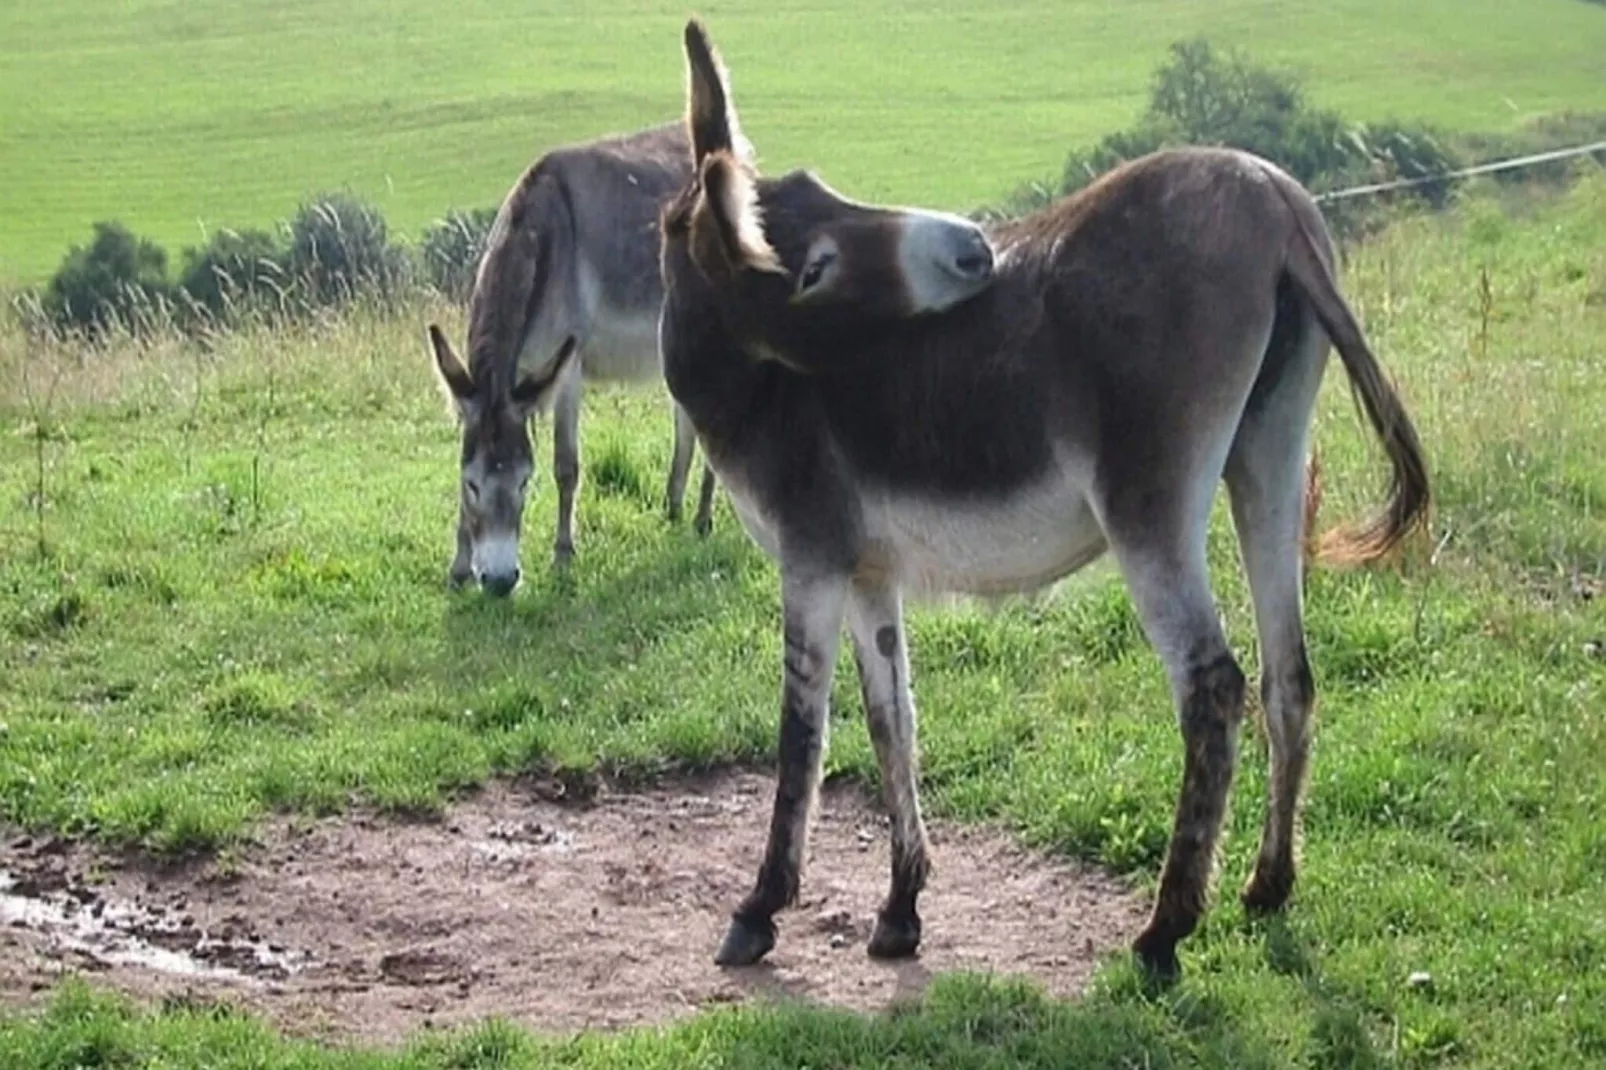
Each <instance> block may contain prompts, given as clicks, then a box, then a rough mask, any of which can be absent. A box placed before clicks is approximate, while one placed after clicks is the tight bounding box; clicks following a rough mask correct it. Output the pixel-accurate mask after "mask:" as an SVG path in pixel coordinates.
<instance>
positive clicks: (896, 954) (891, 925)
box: [866, 914, 920, 959]
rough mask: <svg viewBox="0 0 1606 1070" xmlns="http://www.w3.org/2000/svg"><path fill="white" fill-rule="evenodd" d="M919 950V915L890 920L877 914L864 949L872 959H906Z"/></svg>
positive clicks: (883, 915)
mask: <svg viewBox="0 0 1606 1070" xmlns="http://www.w3.org/2000/svg"><path fill="white" fill-rule="evenodd" d="M919 949H920V915H918V914H910V915H909V916H907V917H904V918H892V917H888V916H887V915H886V914H877V915H876V919H875V929H874V930H873V931H872V932H871V933H870V945H869V947H868V948H867V949H866V950H868V951H869V952H870V957H871V958H873V959H906V958H908V957H909V956H911V955H913V954H914V953H915V952H916V951H918V950H919Z"/></svg>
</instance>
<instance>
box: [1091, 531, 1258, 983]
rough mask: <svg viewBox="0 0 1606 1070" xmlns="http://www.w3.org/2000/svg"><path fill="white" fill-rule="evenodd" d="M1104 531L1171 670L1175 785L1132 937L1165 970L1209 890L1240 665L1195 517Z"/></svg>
mask: <svg viewBox="0 0 1606 1070" xmlns="http://www.w3.org/2000/svg"><path fill="white" fill-rule="evenodd" d="M1206 501H1207V502H1208V499H1206ZM1208 515H1209V514H1208V512H1205V513H1204V519H1208ZM1108 530H1109V534H1110V547H1111V549H1112V550H1113V551H1114V553H1115V557H1116V560H1117V561H1118V562H1119V564H1120V567H1121V571H1122V574H1123V575H1124V577H1125V579H1126V583H1127V587H1128V589H1129V590H1130V591H1131V593H1132V597H1133V600H1134V602H1135V603H1136V604H1137V610H1138V616H1139V618H1140V619H1141V620H1142V622H1143V628H1144V631H1145V633H1146V634H1147V636H1148V638H1149V642H1150V643H1151V644H1152V645H1153V646H1154V648H1155V650H1156V652H1157V653H1158V654H1159V656H1160V660H1161V661H1162V662H1163V663H1164V664H1165V668H1166V672H1167V674H1168V675H1169V677H1170V680H1171V688H1172V692H1173V694H1174V696H1175V701H1176V708H1177V718H1178V722H1179V724H1180V727H1181V730H1182V740H1183V745H1184V758H1183V769H1182V791H1181V794H1180V797H1179V798H1178V801H1177V812H1176V820H1175V825H1174V827H1173V829H1172V833H1171V844H1170V848H1169V850H1168V852H1167V855H1166V860H1165V868H1164V870H1163V871H1162V872H1161V875H1160V893H1159V897H1158V898H1157V899H1156V901H1155V905H1154V913H1153V915H1152V917H1151V918H1150V919H1149V924H1148V925H1147V926H1146V927H1145V928H1144V930H1143V932H1142V933H1140V934H1139V935H1138V938H1137V940H1136V941H1135V943H1134V945H1133V949H1134V950H1135V951H1136V952H1137V954H1138V957H1139V959H1140V960H1141V962H1142V964H1143V965H1144V967H1145V968H1146V969H1147V970H1149V971H1150V972H1151V973H1153V974H1155V975H1157V976H1159V977H1161V978H1163V979H1170V978H1174V977H1175V976H1176V975H1177V974H1178V973H1179V972H1180V966H1179V964H1178V962H1177V953H1176V947H1177V944H1178V942H1179V941H1181V940H1182V939H1183V938H1184V937H1186V936H1188V934H1190V933H1191V932H1193V930H1194V927H1195V926H1196V925H1197V924H1198V922H1199V919H1200V917H1201V916H1203V914H1204V911H1205V904H1206V901H1207V899H1208V896H1209V886H1210V876H1211V868H1212V866H1213V864H1214V861H1215V849H1216V839H1217V837H1218V835H1219V834H1220V830H1221V824H1222V818H1223V816H1224V815H1225V813H1226V807H1227V795H1228V792H1229V790H1230V789H1231V787H1232V776H1233V764H1234V756H1235V753H1236V747H1237V734H1238V725H1239V723H1240V721H1241V720H1242V719H1243V707H1244V674H1243V672H1242V671H1241V670H1240V669H1239V667H1238V663H1237V661H1236V660H1234V658H1233V656H1232V652H1231V650H1230V649H1229V648H1228V646H1227V638H1226V635H1225V634H1224V633H1223V632H1222V629H1221V623H1220V619H1219V617H1218V615H1217V610H1216V604H1215V599H1214V597H1213V596H1212V594H1211V591H1210V582H1209V576H1208V570H1207V568H1206V565H1205V544H1204V530H1203V523H1202V522H1201V523H1197V524H1195V523H1190V524H1188V525H1186V526H1185V527H1178V526H1170V525H1166V524H1152V522H1151V524H1150V525H1144V524H1141V523H1136V522H1134V523H1129V524H1125V525H1122V526H1121V527H1119V528H1116V527H1113V526H1112V527H1109V528H1108Z"/></svg>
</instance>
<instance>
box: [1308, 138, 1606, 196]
mask: <svg viewBox="0 0 1606 1070" xmlns="http://www.w3.org/2000/svg"><path fill="white" fill-rule="evenodd" d="M1595 153H1606V141H1596V142H1594V143H1593V144H1589V145H1576V146H1574V147H1572V148H1567V149H1552V150H1550V151H1549V152H1536V153H1533V154H1532V155H1529V156H1513V157H1511V158H1510V159H1506V160H1495V161H1493V162H1491V163H1480V164H1478V165H1477V166H1475V167H1463V168H1461V169H1460V170H1459V171H1446V172H1444V173H1443V174H1439V175H1418V176H1417V177H1415V178H1397V179H1395V180H1393V181H1391V182H1374V183H1372V184H1371V185H1367V186H1351V187H1350V188H1349V189H1340V190H1332V191H1330V192H1328V193H1318V194H1316V195H1315V198H1316V203H1317V204H1326V203H1327V202H1329V201H1342V200H1347V199H1349V198H1351V197H1361V196H1365V195H1366V194H1370V193H1387V192H1389V191H1390V190H1397V189H1412V188H1414V187H1416V186H1427V185H1431V184H1432V183H1435V182H1451V181H1454V180H1456V179H1459V178H1471V177H1472V176H1474V175H1487V174H1493V173H1494V172H1496V171H1514V170H1517V169H1518V168H1522V167H1533V166H1534V165H1536V164H1542V163H1550V162H1552V161H1553V160H1568V159H1572V158H1573V157H1576V156H1591V155H1594V154H1595Z"/></svg>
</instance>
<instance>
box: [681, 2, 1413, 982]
mask: <svg viewBox="0 0 1606 1070" xmlns="http://www.w3.org/2000/svg"><path fill="white" fill-rule="evenodd" d="M685 46H686V55H687V61H688V64H689V67H690V92H689V98H690V99H689V114H688V117H687V122H688V127H689V129H690V131H691V136H692V141H693V152H694V153H695V162H696V166H695V170H696V174H695V177H694V179H693V180H692V181H691V182H690V183H688V185H687V188H686V189H685V190H684V191H683V192H682V194H681V195H680V196H679V197H677V198H676V199H675V200H674V201H673V202H671V203H670V204H669V205H668V206H667V208H666V213H665V219H664V227H663V230H664V243H663V273H664V281H665V301H664V309H663V317H662V321H661V324H660V328H659V330H660V341H661V345H662V350H663V354H664V362H665V377H666V381H667V382H668V384H669V390H670V392H671V393H672V394H673V395H674V397H675V399H676V401H677V402H678V403H679V404H680V405H681V406H682V407H683V408H684V409H685V411H686V412H687V413H688V414H689V415H690V417H691V421H692V423H693V424H694V425H695V426H696V428H697V433H698V436H699V438H700V440H701V441H702V443H703V446H704V449H705V450H706V452H707V456H708V459H709V462H710V463H711V464H712V465H713V466H714V469H715V471H716V472H717V473H718V474H719V478H720V482H721V483H722V484H723V485H724V487H725V488H726V492H727V493H728V494H729V496H730V498H731V501H732V503H733V504H734V506H735V508H736V511H737V513H738V515H739V516H740V517H741V520H742V523H743V525H744V526H745V527H746V529H747V530H748V532H749V533H750V534H751V536H752V537H753V538H754V540H755V541H756V542H758V543H759V544H760V545H762V546H763V548H764V549H765V550H766V551H767V552H768V553H769V554H770V555H772V556H773V557H774V558H775V560H776V561H777V562H778V565H779V569H780V578H781V602H782V609H783V636H784V647H785V658H784V662H785V672H784V688H783V691H782V696H783V697H782V705H781V726H780V743H779V748H780V759H779V760H780V768H779V786H778V788H777V792H776V796H775V804H774V811H773V815H772V820H771V824H770V828H769V840H768V844H767V847H766V851H765V854H764V859H763V863H762V865H761V867H760V868H759V871H758V877H757V883H756V886H755V887H754V888H753V890H752V892H751V893H750V894H749V895H748V896H747V897H746V898H745V899H744V900H743V901H742V903H741V904H740V905H739V906H738V907H737V908H736V910H735V912H734V915H733V917H732V920H731V924H730V927H729V929H728V931H727V933H726V936H725V939H724V941H723V943H722V945H721V947H720V949H719V951H718V954H717V956H716V961H717V962H719V963H722V964H743V963H751V962H754V961H756V960H757V959H759V958H761V957H762V956H763V955H764V954H766V953H767V952H768V951H769V950H770V949H771V948H772V947H773V946H774V943H775V939H776V929H775V922H774V916H775V914H776V913H777V911H779V910H780V909H782V908H783V907H785V906H787V905H788V904H790V903H791V902H792V901H793V900H794V899H795V897H796V895H797V892H798V882H799V874H800V868H801V865H802V862H803V859H804V855H805V847H806V838H807V835H808V830H809V822H810V810H811V807H812V804H813V800H814V798H815V794H816V791H817V786H818V780H819V775H820V765H821V759H822V755H823V752H824V748H825V736H826V728H827V723H828V719H827V711H826V703H827V699H828V696H829V693H830V688H831V679H832V672H833V669H834V666H835V664H836V657H837V649H838V646H837V644H838V636H839V632H840V629H841V626H842V623H843V619H844V616H845V617H846V621H847V626H848V631H849V634H850V636H851V637H852V643H853V652H854V656H855V660H856V662H857V668H858V674H859V679H860V683H861V686H862V689H863V698H864V704H865V710H866V716H867V719H868V722H869V728H870V735H871V739H872V741H873V743H874V745H875V751H876V756H877V759H878V761H879V764H880V769H881V776H882V781H883V786H884V790H885V798H886V803H887V806H888V809H889V811H890V815H891V822H892V825H891V829H892V849H891V855H892V878H891V889H890V892H889V894H888V896H887V898H886V900H885V901H884V902H883V904H882V905H881V907H880V909H879V911H878V914H877V918H876V923H875V927H874V930H873V933H872V935H871V937H870V943H869V948H868V950H869V953H870V954H872V955H875V956H883V957H894V956H903V955H909V954H912V953H913V952H915V950H916V949H917V947H918V945H919V942H920V927H921V922H920V916H919V913H918V912H917V909H916V898H917V896H918V894H919V893H920V891H921V888H922V886H923V884H924V882H925V879H926V875H927V868H928V866H927V847H926V834H925V831H924V827H923V824H922V820H921V814H920V802H919V794H918V790H917V785H916V780H917V778H916V771H915V769H916V758H915V755H916V739H915V721H916V718H915V704H914V699H913V696H912V694H911V690H910V673H909V655H908V649H907V645H906V636H905V632H904V621H903V606H902V599H903V597H904V595H905V593H906V592H907V593H911V594H914V593H918V592H922V591H926V592H935V591H948V592H960V593H969V594H981V595H1000V594H1008V593H1011V592H1023V591H1029V590H1032V589H1034V588H1039V587H1041V586H1043V585H1046V584H1048V583H1051V582H1053V581H1055V580H1057V579H1059V578H1061V577H1063V576H1066V575H1067V574H1069V573H1071V572H1073V571H1075V570H1076V569H1078V568H1080V567H1082V566H1084V565H1086V564H1088V563H1089V562H1091V561H1093V560H1094V559H1096V558H1098V557H1099V556H1101V555H1102V554H1103V553H1104V552H1105V550H1109V551H1110V552H1111V553H1112V554H1113V555H1114V558H1115V560H1116V562H1117V564H1118V566H1119V568H1120V570H1121V573H1122V576H1123V578H1124V579H1125V582H1126V584H1127V588H1128V590H1129V592H1130V593H1131V595H1132V597H1133V599H1134V601H1135V603H1136V607H1137V610H1138V613H1139V616H1140V618H1141V620H1142V624H1143V628H1144V631H1145V634H1146V635H1147V637H1148V639H1149V641H1150V643H1151V644H1152V646H1153V648H1154V649H1155V651H1156V652H1157V654H1158V655H1159V658H1160V660H1161V661H1162V662H1163V664H1164V666H1165V669H1166V671H1167V673H1168V675H1169V678H1170V682H1171V687H1172V690H1173V694H1174V700H1175V703H1176V712H1177V717H1178V720H1179V724H1180V728H1181V734H1182V738H1183V743H1184V748H1183V752H1184V753H1183V770H1182V786H1181V797H1180V801H1179V803H1178V806H1177V811H1176V819H1175V828H1174V831H1173V833H1172V837H1171V843H1170V847H1169V850H1168V854H1167V857H1166V860H1165V865H1164V871H1163V874H1162V876H1161V880H1160V889H1159V895H1158V899H1157V902H1156V904H1155V907H1154V911H1153V915H1152V917H1151V918H1150V920H1149V922H1148V924H1147V925H1146V927H1145V928H1144V929H1143V931H1142V933H1141V934H1140V935H1139V936H1138V937H1137V939H1136V941H1135V944H1134V950H1135V952H1136V954H1137V956H1138V958H1139V960H1140V962H1141V964H1142V965H1143V966H1144V967H1145V968H1146V969H1147V970H1148V971H1150V972H1151V974H1153V975H1155V976H1158V977H1160V978H1162V979H1169V978H1174V977H1175V976H1176V975H1177V974H1178V973H1179V971H1180V966H1179V963H1178V960H1177V944H1178V943H1179V941H1181V940H1182V939H1183V938H1184V937H1186V936H1187V935H1188V934H1189V933H1190V932H1192V931H1193V929H1194V927H1195V925H1196V924H1197V922H1198V921H1199V918H1200V917H1201V915H1202V914H1203V913H1204V910H1205V906H1206V899H1207V888H1208V884H1209V877H1210V870H1211V866H1212V859H1213V855H1214V852H1215V847H1216V840H1217V835H1218V831H1219V829H1220V826H1221V823H1222V817H1223V811H1224V809H1225V807H1226V802H1227V796H1228V791H1229V788H1230V785H1231V781H1232V775H1233V761H1234V753H1235V750H1234V746H1235V740H1236V734H1237V730H1238V726H1239V723H1240V721H1241V720H1242V717H1243V710H1244V692H1245V678H1244V674H1243V672H1242V671H1241V670H1240V669H1239V666H1238V663H1237V661H1235V660H1234V658H1233V655H1232V652H1231V650H1230V648H1229V647H1228V644H1227V639H1226V636H1225V635H1224V634H1223V630H1222V626H1221V623H1220V620H1219V617H1218V614H1217V608H1216V604H1215V601H1214V598H1213V595H1212V593H1211V588H1210V580H1209V576H1208V572H1207V568H1206V560H1205V535H1206V528H1207V526H1208V522H1209V516H1210V509H1211V502H1212V499H1213V497H1214V495H1215V489H1216V486H1217V484H1218V483H1219V482H1221V481H1222V480H1223V479H1224V480H1225V482H1226V484H1227V489H1228V493H1229V496H1230V498H1231V505H1232V516H1233V521H1234V525H1235V527H1236V529H1237V533H1238V538H1239V543H1240V548H1241V551H1242V556H1243V562H1244V566H1245V570H1246V572H1247V575H1248V579H1249V583H1250V587H1251V590H1252V597H1253V603H1254V610H1255V622H1256V627H1257V630H1258V632H1259V636H1260V650H1261V659H1262V662H1263V673H1264V675H1263V679H1262V682H1261V687H1262V694H1263V696H1264V703H1265V711H1266V727H1267V732H1268V735H1269V737H1270V744H1271V745H1270V763H1271V776H1270V798H1269V809H1268V812H1267V817H1266V823H1265V827H1264V830H1263V832H1262V836H1261V841H1260V851H1259V856H1258V858H1257V860H1256V863H1255V868H1254V873H1253V875H1252V876H1251V877H1250V879H1249V882H1248V884H1247V886H1246V887H1245V889H1244V891H1243V893H1242V898H1243V900H1244V902H1245V903H1246V904H1247V905H1248V906H1249V907H1251V908H1257V909H1266V910H1274V909H1278V908H1280V907H1281V906H1282V905H1283V904H1284V903H1285V901H1286V900H1287V899H1288V896H1289V893H1290V891H1291V890H1292V886H1293V883H1294V872H1295V861H1294V840H1295V828H1296V820H1297V814H1298V810H1299V808H1300V792H1301V784H1302V781H1303V778H1304V775H1305V772H1306V765H1307V754H1308V747H1309V737H1310V733H1309V716H1310V712H1311V707H1312V703H1313V701H1314V688H1313V684H1312V679H1311V672H1310V667H1309V664H1308V663H1307V661H1306V653H1305V638H1304V628H1303V624H1302V608H1301V569H1302V552H1301V551H1302V546H1301V534H1302V533H1301V528H1302V520H1303V508H1302V497H1303V485H1304V480H1303V471H1304V457H1305V453H1306V448H1307V443H1308V437H1309V430H1310V424H1311V417H1312V409H1313V406H1314V403H1315V399H1316V394H1317V388H1318V386H1319V385H1320V383H1321V379H1322V375H1323V371H1324V367H1325V364H1326V360H1327V355H1328V347H1329V339H1330V340H1331V343H1332V344H1334V345H1336V347H1337V349H1338V352H1339V355H1340V356H1341V357H1342V359H1343V365H1344V369H1345V371H1346V372H1347V373H1348V375H1349V378H1350V380H1351V383H1352V386H1353V387H1354V389H1355V391H1356V393H1357V394H1358V396H1359V399H1360V401H1361V403H1362V404H1363V406H1364V408H1365V412H1366V414H1367V416H1368V418H1369V420H1370V423H1371V426H1372V428H1373V430H1374V431H1375V432H1376V433H1377V435H1378V437H1379V438H1380V439H1381V441H1382V444H1383V447H1384V450H1385V451H1386V453H1387V455H1388V458H1389V461H1390V462H1391V464H1392V469H1393V482H1392V487H1391V492H1390V497H1389V501H1388V506H1387V510H1386V512H1384V513H1383V514H1382V515H1380V516H1378V517H1377V518H1375V519H1374V520H1372V521H1371V522H1370V524H1369V525H1368V526H1366V527H1364V528H1362V529H1354V528H1351V529H1345V530H1342V531H1338V532H1333V533H1330V534H1329V535H1327V536H1326V537H1325V539H1324V542H1323V545H1322V551H1323V554H1322V556H1323V558H1324V559H1326V560H1339V561H1347V562H1360V561H1368V560H1373V559H1376V558H1379V557H1381V556H1383V555H1385V554H1387V553H1389V552H1390V551H1391V550H1392V549H1394V548H1395V547H1396V546H1397V544H1399V543H1400V542H1401V540H1402V539H1404V538H1406V537H1407V536H1408V535H1409V534H1410V533H1411V532H1412V531H1413V529H1415V528H1416V527H1417V526H1418V525H1419V524H1421V523H1422V522H1423V521H1424V519H1425V515H1426V511H1427V508H1428V505H1429V487H1428V480H1427V474H1426V470H1425V465H1424V461H1423V456H1422V450H1421V447H1420V446H1419V444H1418V441H1417V435H1416V432H1415V430H1414V429H1413V427H1412V424H1411V421H1410V418H1409V417H1408V416H1407V414H1406V412H1405V410H1404V408H1403V407H1402V405H1401V403H1400V401H1399V399H1398V397H1397V396H1396V394H1395V391H1394V390H1393V388H1392V387H1391V386H1390V384H1389V382H1388V381H1387V380H1386V379H1385V377H1384V374H1383V372H1382V371H1381V370H1380V368H1379V366H1378V363H1377V361H1376V359H1375V358H1374V357H1373V355H1372V353H1371V352H1370V351H1369V349H1368V348H1367V344H1366V342H1365V340H1364V338H1363V337H1362V333H1361V330H1360V328H1359V326H1357V324H1356V321H1355V319H1354V317H1353V316H1352V315H1351V313H1350V310H1349V308H1348V307H1347V306H1346V305H1345V302H1344V300H1343V298H1342V297H1341V296H1340V295H1339V292H1338V290H1337V288H1336V285H1335V282H1334V278H1333V274H1332V271H1333V269H1332V257H1333V253H1332V248H1331V244H1330V240H1329V237H1328V235H1327V232H1326V229H1325V227H1324V224H1323V222H1322V218H1321V215H1320V214H1319V212H1318V211H1317V209H1316V206H1315V204H1314V203H1313V202H1312V200H1311V198H1310V196H1309V195H1308V194H1307V193H1306V192H1305V191H1304V190H1303V189H1302V188H1301V187H1300V186H1299V185H1298V184H1297V183H1296V182H1294V180H1292V179H1291V178H1289V177H1288V176H1287V175H1285V174H1284V173H1283V172H1282V171H1280V170H1278V169H1277V168H1275V167H1274V166H1272V165H1271V164H1269V163H1267V162H1266V161H1264V160H1261V159H1258V158H1256V157H1253V156H1250V155H1247V154H1245V153H1241V152H1233V151H1227V150H1214V149H1208V150H1207V149H1192V150H1182V151H1172V152H1165V153H1161V154H1157V155H1152V156H1148V157H1146V158H1143V159H1140V160H1137V161H1134V162H1132V163H1130V164H1128V165H1126V166H1123V167H1121V168H1119V169H1117V170H1115V171H1114V172H1112V173H1110V174H1108V175H1106V176H1105V177H1104V178H1102V179H1101V180H1100V181H1098V182H1096V183H1094V184H1093V185H1092V186H1091V187H1089V188H1088V189H1087V190H1085V191H1084V192H1082V193H1079V194H1077V195H1075V196H1071V197H1068V198H1066V199H1064V200H1062V201H1060V202H1059V203H1058V204H1055V205H1053V206H1051V207H1049V208H1047V209H1045V210H1043V211H1042V212H1040V213H1038V214H1036V215H1034V216H1031V217H1029V218H1026V219H1023V220H1020V221H1018V222H1015V223H1012V224H1005V225H1000V226H998V227H996V228H993V229H990V230H988V231H983V230H980V229H978V228H977V227H976V226H974V225H972V224H971V223H969V222H967V221H965V220H962V219H959V218H956V217H952V216H943V215H937V214H934V213H930V212H922V211H913V210H905V209H887V208H879V207H874V206H870V205H866V204H861V203H855V202H853V201H850V200H847V199H845V198H843V197H841V196H839V195H838V194H836V193H835V192H834V191H832V190H831V189H829V188H828V187H827V186H825V185H824V184H823V183H821V182H820V181H819V180H818V179H816V178H815V177H814V176H813V175H812V174H809V173H807V172H794V173H791V174H787V175H785V176H784V177H780V178H775V179H764V178H760V177H759V176H758V174H757V173H756V169H755V167H754V164H753V162H752V160H751V158H750V156H749V155H748V153H747V152H746V151H745V149H744V147H743V144H742V142H741V141H740V139H739V138H738V136H737V118H736V113H735V110H734V109H733V107H732V106H731V99H730V89H729V86H728V84H727V81H726V78H725V73H724V68H723V66H722V65H721V64H720V62H719V60H718V58H717V57H716V55H715V53H714V50H713V47H712V46H711V44H710V43H709V41H708V39H707V37H706V35H705V32H704V31H703V29H702V27H701V25H700V24H699V23H698V22H696V21H695V20H694V21H692V22H691V23H690V24H689V25H688V26H687V30H686V38H685Z"/></svg>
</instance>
